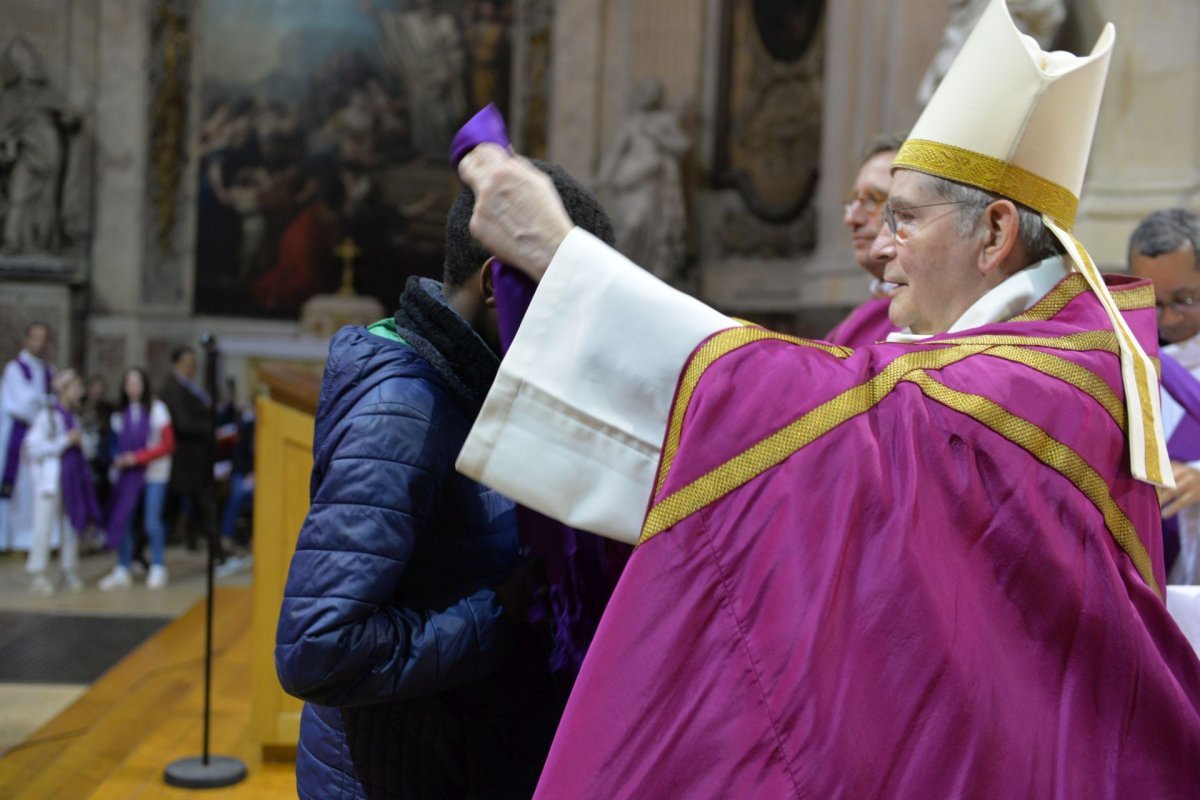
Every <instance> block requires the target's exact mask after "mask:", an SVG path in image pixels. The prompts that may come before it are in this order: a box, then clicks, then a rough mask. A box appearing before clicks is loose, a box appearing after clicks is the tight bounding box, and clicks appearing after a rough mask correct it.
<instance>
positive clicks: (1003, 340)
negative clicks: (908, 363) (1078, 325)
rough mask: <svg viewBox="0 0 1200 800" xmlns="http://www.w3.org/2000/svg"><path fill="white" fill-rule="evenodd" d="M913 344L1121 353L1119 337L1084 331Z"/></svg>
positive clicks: (944, 340) (956, 339)
mask: <svg viewBox="0 0 1200 800" xmlns="http://www.w3.org/2000/svg"><path fill="white" fill-rule="evenodd" d="M913 344H922V345H942V346H946V347H955V346H959V345H988V346H993V345H1014V346H1016V347H1044V348H1046V349H1047V350H1067V351H1072V352H1086V351H1090V350H1098V351H1103V352H1107V353H1119V352H1120V348H1119V347H1118V344H1117V336H1116V334H1115V333H1113V332H1112V331H1082V332H1080V333H1069V334H1067V335H1066V336H1008V335H999V336H996V335H989V336H955V337H954V338H953V339H922V340H921V341H919V342H914V343H913Z"/></svg>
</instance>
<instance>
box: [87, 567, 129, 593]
mask: <svg viewBox="0 0 1200 800" xmlns="http://www.w3.org/2000/svg"><path fill="white" fill-rule="evenodd" d="M96 586H97V587H99V589H100V591H102V592H111V591H112V590H113V589H128V588H129V587H131V586H133V576H132V575H130V574H129V570H127V569H125V567H122V566H120V565H118V566H115V567H113V569H112V572H110V573H108V574H107V575H105V576H104V577H103V578H101V579H100V582H99V583H97V584H96Z"/></svg>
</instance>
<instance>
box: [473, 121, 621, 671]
mask: <svg viewBox="0 0 1200 800" xmlns="http://www.w3.org/2000/svg"><path fill="white" fill-rule="evenodd" d="M485 142H490V143H493V144H498V145H500V146H501V147H503V148H505V149H508V147H509V139H508V131H507V129H506V128H505V125H504V119H503V117H501V116H500V112H499V111H497V110H496V107H495V106H493V105H491V104H489V105H487V106H486V107H484V108H483V109H482V110H481V111H480V112H479V113H478V114H476V115H475V116H474V117H472V118H471V119H470V120H468V122H467V124H466V125H464V126H463V128H462V130H460V131H459V132H458V134H457V135H455V137H454V142H453V143H452V145H451V150H450V164H451V166H453V167H457V166H458V162H459V161H461V160H462V158H463V156H465V155H466V154H467V153H469V152H470V151H471V150H472V149H474V148H475V147H476V146H477V145H480V144H483V143H485ZM536 289H537V285H536V284H534V282H533V281H532V280H530V279H529V278H528V277H526V276H525V275H524V274H523V273H521V272H520V271H518V270H516V269H513V268H512V267H508V266H506V265H504V264H501V263H500V262H499V261H498V260H493V261H492V290H493V292H494V293H495V298H496V316H497V324H498V327H499V330H500V348H501V352H502V353H506V352H508V348H509V346H510V345H511V344H512V341H513V338H514V337H516V335H517V330H518V328H520V327H521V320H522V319H524V317H525V312H526V311H527V310H528V309H529V303H530V302H531V301H532V300H533V293H534V291H535V290H536ZM517 528H518V530H519V532H520V535H521V542H522V544H523V545H524V546H525V547H526V549H527V551H528V553H529V555H531V556H533V557H534V558H536V559H537V560H538V561H539V562H540V563H541V565H542V567H543V568H544V570H545V576H546V583H547V592H546V595H545V597H539V598H538V600H537V601H535V603H534V604H533V606H532V608H531V609H530V615H529V616H530V621H531V622H540V621H542V620H543V619H545V618H549V619H550V621H551V623H552V628H553V632H554V647H553V650H552V651H551V653H550V669H551V670H552V671H554V672H558V671H561V670H567V671H569V672H571V673H575V672H577V671H578V670H579V666H580V665H581V664H582V663H583V657H584V655H585V654H586V652H587V648H588V645H589V644H590V643H591V641H592V637H593V636H594V635H595V632H596V626H597V625H598V624H599V622H600V616H601V615H602V614H603V613H604V607H605V605H606V604H607V602H608V598H609V596H610V595H611V593H612V590H613V587H614V586H616V583H617V579H618V578H619V577H620V575H621V570H622V568H624V566H625V562H626V560H627V559H628V558H629V553H630V548H628V547H627V546H625V545H622V544H620V543H617V542H612V541H609V540H607V539H602V538H601V537H599V536H595V535H593V534H591V533H587V532H585V531H578V530H575V529H574V528H570V527H567V526H566V525H563V524H561V523H559V522H556V521H554V520H552V519H550V518H549V517H547V516H545V515H543V514H539V513H538V512H536V511H533V510H531V509H528V508H525V507H524V506H517Z"/></svg>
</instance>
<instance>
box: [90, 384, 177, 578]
mask: <svg viewBox="0 0 1200 800" xmlns="http://www.w3.org/2000/svg"><path fill="white" fill-rule="evenodd" d="M149 386H150V384H149V381H148V380H147V378H146V373H145V371H144V370H142V369H139V368H137V367H134V368H132V369H129V370H126V372H125V376H124V377H123V378H122V379H121V404H120V406H119V407H118V409H117V411H116V413H114V414H113V415H112V430H113V436H114V437H115V439H116V454H115V455H114V457H113V468H114V469H116V470H117V471H118V472H117V477H116V479H115V481H114V484H113V489H112V494H111V495H110V497H109V502H108V514H107V529H108V543H109V544H110V545H111V546H113V547H115V548H116V549H117V565H116V566H115V567H113V570H112V572H110V573H109V574H108V575H106V576H104V577H103V578H101V579H100V583H99V586H100V588H101V589H102V590H104V591H108V590H111V589H127V588H129V587H130V586H132V585H133V575H132V574H131V573H130V571H129V567H130V565H131V564H132V563H133V531H132V527H133V525H132V523H133V514H134V511H135V509H136V508H137V504H138V500H139V499H143V500H144V502H143V518H144V521H145V525H146V534H147V535H148V536H149V539H150V560H151V565H150V572H149V574H148V575H147V578H146V586H147V587H148V588H150V589H161V588H162V587H164V586H166V585H167V567H166V564H165V563H164V557H163V547H164V543H165V542H166V538H167V526H166V524H165V523H164V522H163V504H164V503H165V501H166V497H167V479H168V478H169V477H170V476H171V453H173V452H175V433H174V431H173V430H172V429H171V415H170V413H169V412H168V411H167V407H166V405H165V404H164V403H163V402H162V401H161V400H155V399H153V398H152V397H151V396H150V388H149Z"/></svg>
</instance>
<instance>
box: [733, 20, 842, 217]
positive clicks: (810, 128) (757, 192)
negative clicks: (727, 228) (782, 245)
mask: <svg viewBox="0 0 1200 800" xmlns="http://www.w3.org/2000/svg"><path fill="white" fill-rule="evenodd" d="M723 22H724V25H723V26H722V30H723V31H724V32H725V33H724V36H725V40H724V42H723V44H722V50H723V52H722V64H723V66H722V69H721V75H722V85H721V87H720V90H719V98H718V119H717V146H716V153H715V160H716V163H715V181H716V184H717V185H718V186H732V187H734V188H736V189H737V190H738V192H739V193H740V194H741V196H742V198H743V199H744V201H745V203H746V205H747V206H748V207H749V208H750V210H751V211H752V212H753V213H754V214H755V215H756V216H757V217H759V218H760V219H762V220H767V221H771V222H787V221H790V220H794V219H796V218H797V217H799V216H800V215H801V212H802V211H803V210H804V209H805V208H806V207H807V206H808V205H809V204H810V203H811V201H812V198H813V193H814V191H815V189H816V184H817V167H818V163H819V159H820V150H821V117H822V88H821V84H822V69H823V63H824V51H825V43H824V39H825V37H824V21H823V2H822V1H821V0H806V1H805V2H799V3H783V2H772V1H771V0H725V6H724V20H723Z"/></svg>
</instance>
